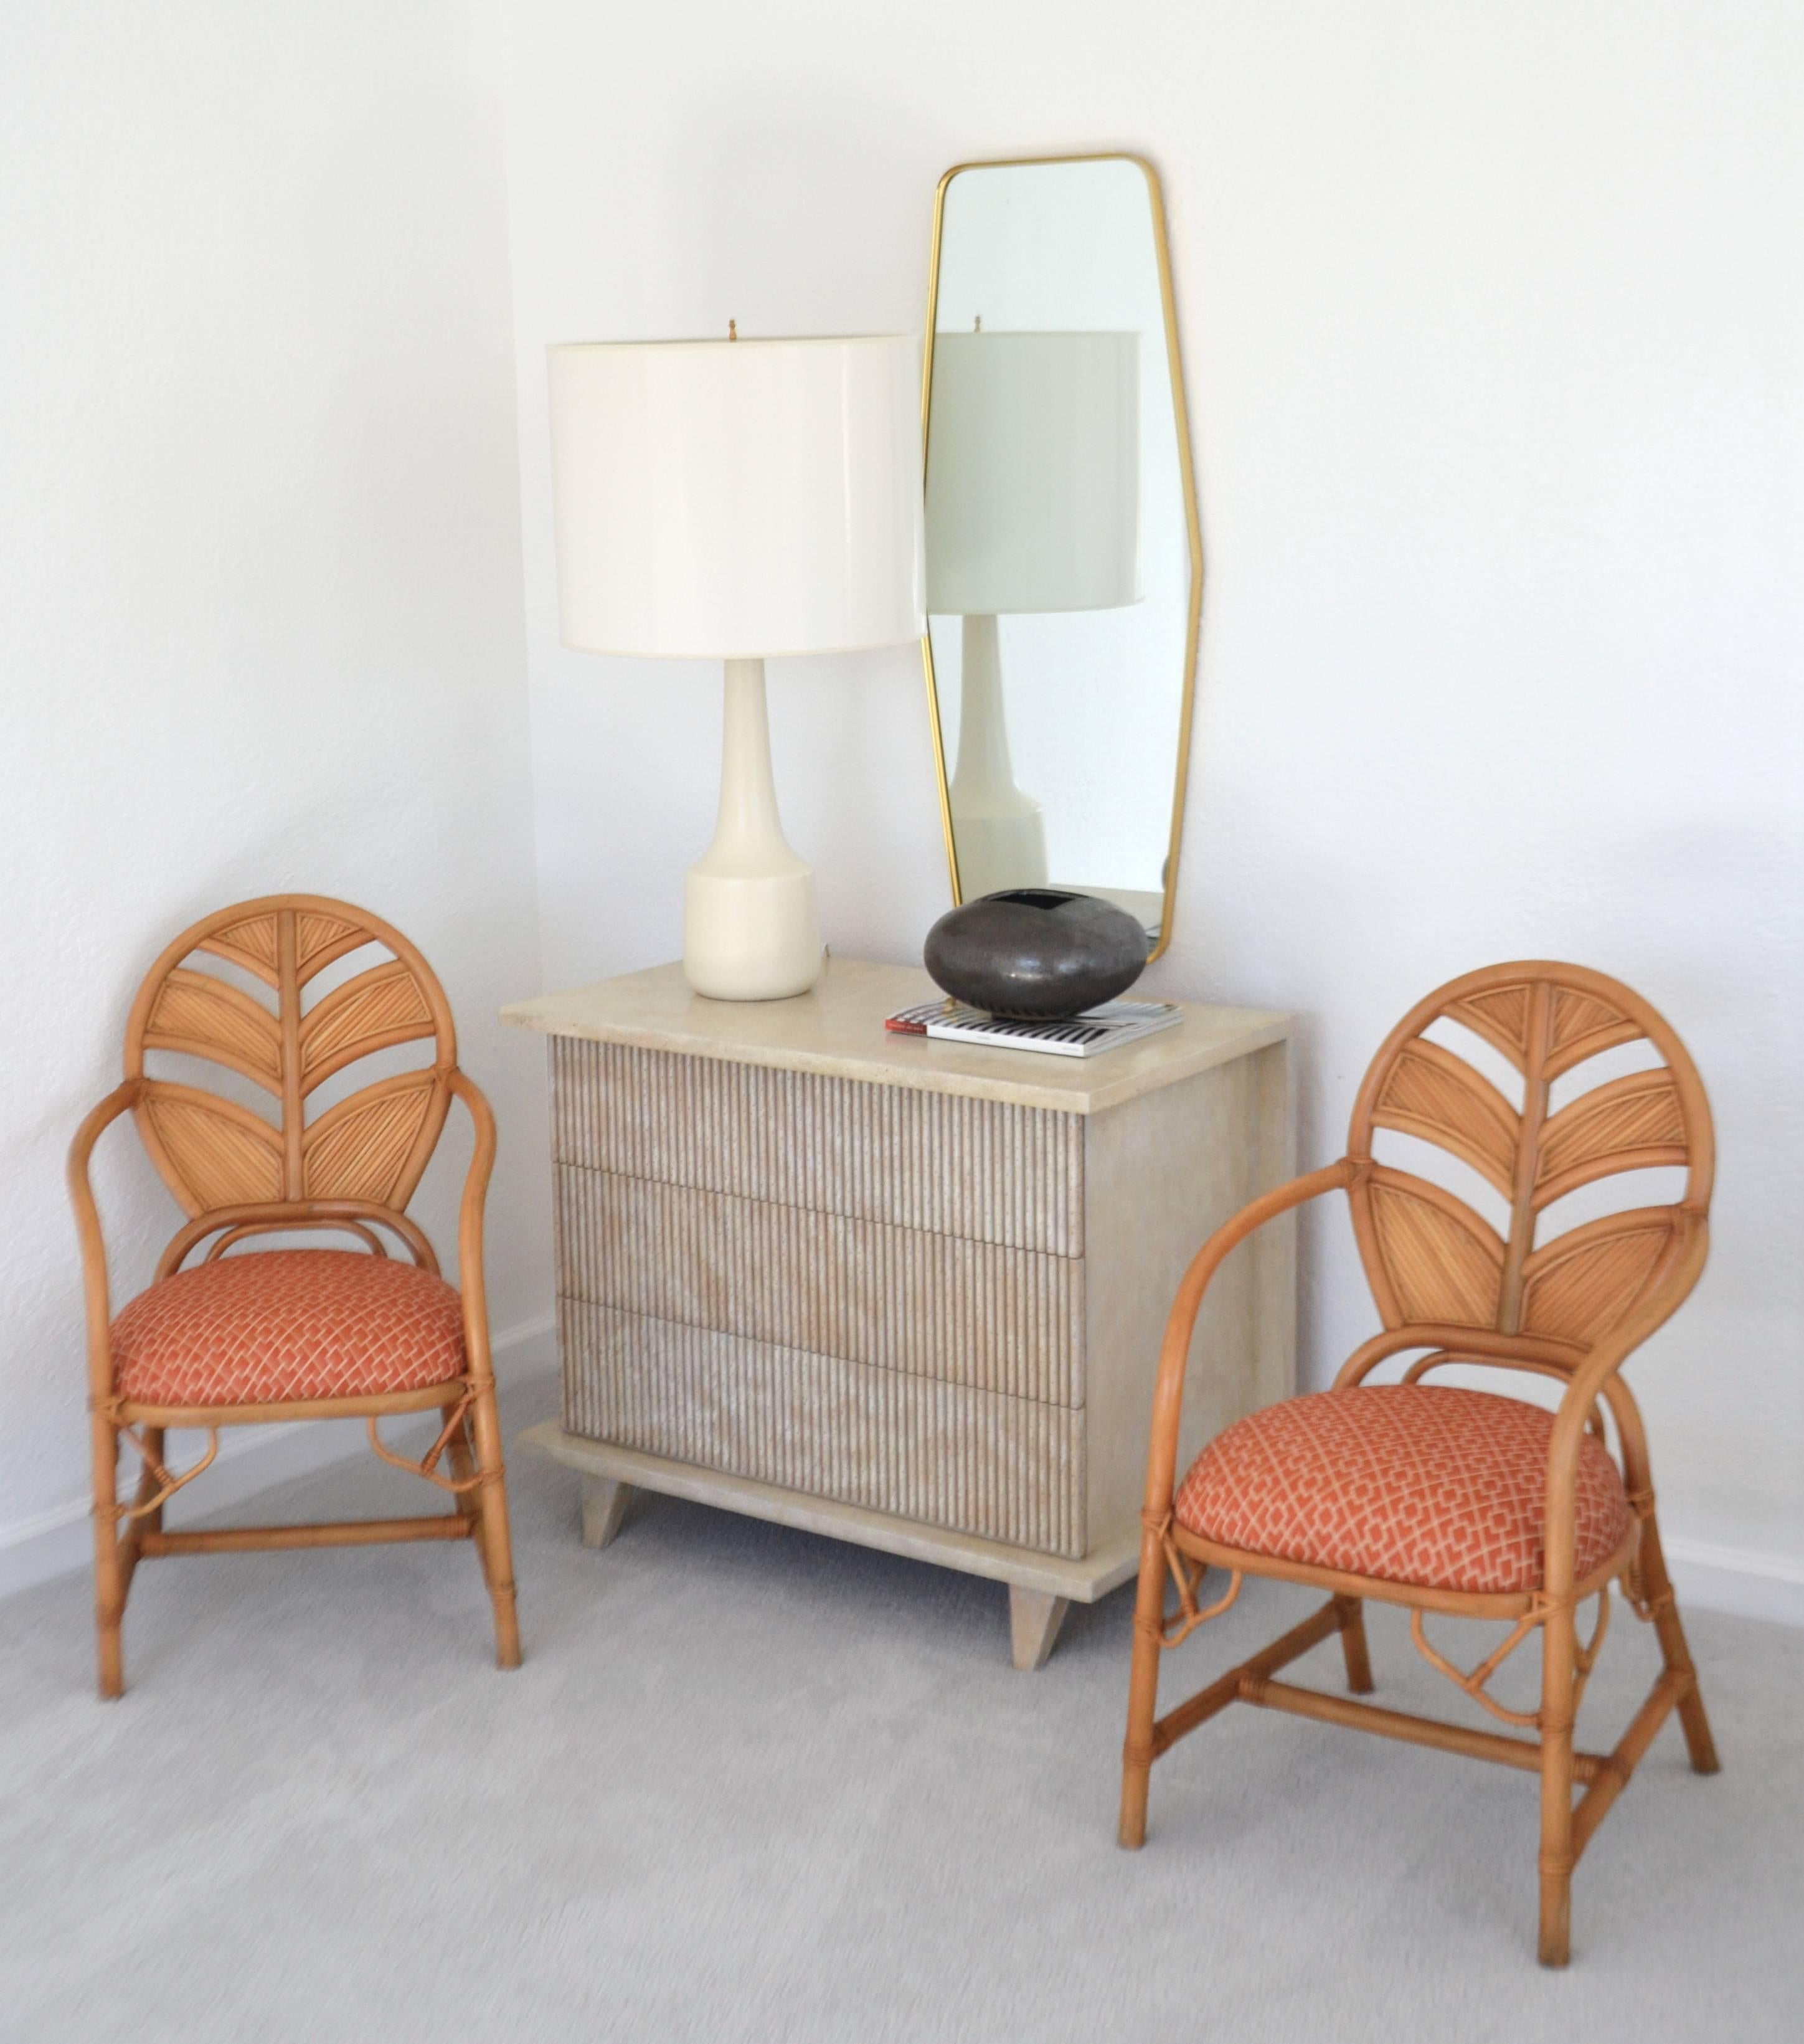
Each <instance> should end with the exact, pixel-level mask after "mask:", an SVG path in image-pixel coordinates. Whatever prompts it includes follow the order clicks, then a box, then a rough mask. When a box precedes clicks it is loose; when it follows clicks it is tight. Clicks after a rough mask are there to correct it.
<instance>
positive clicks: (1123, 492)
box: [927, 156, 1202, 956]
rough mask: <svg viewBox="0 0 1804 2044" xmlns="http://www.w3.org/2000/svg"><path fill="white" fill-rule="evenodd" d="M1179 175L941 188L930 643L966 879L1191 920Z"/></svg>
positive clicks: (1109, 173) (930, 372) (1159, 925)
mask: <svg viewBox="0 0 1804 2044" xmlns="http://www.w3.org/2000/svg"><path fill="white" fill-rule="evenodd" d="M1164 235H1165V228H1164V219H1163V211H1162V208H1161V204H1160V200H1159V193H1158V186H1157V180H1156V179H1155V177H1154V175H1153V171H1151V169H1150V167H1148V166H1146V164H1143V163H1141V162H1139V161H1138V159H1135V158H1133V157H1130V156H1105V157H1096V158H1089V159H1071V160H1069V161H1060V162H1050V163H979V164H973V165H970V166H968V167H964V168H962V169H959V170H957V171H952V172H950V173H949V174H948V175H947V177H946V179H945V180H944V182H943V183H942V186H941V190H940V207H939V213H938V229H937V233H936V238H935V266H934V282H933V287H932V302H931V306H930V317H929V319H928V322H927V325H928V332H929V334H930V336H931V355H930V359H929V362H928V367H927V611H928V620H927V630H928V642H927V664H928V674H929V687H930V690H931V693H932V695H933V698H934V714H935V718H936V720H937V722H938V735H939V747H940V753H941V759H942V767H941V796H942V802H943V804H944V805H945V809H946V830H947V836H948V840H949V849H950V852H951V855H952V860H953V867H954V872H953V886H954V894H955V897H956V898H958V900H960V901H973V900H974V899H975V898H976V897H977V896H979V895H981V894H988V893H994V892H996V890H997V889H1001V888H1005V887H1046V886H1051V887H1057V888H1069V889H1073V890H1075V891H1077V892H1079V893H1086V894H1100V895H1102V896H1104V897H1106V898H1107V899H1108V900H1111V901H1115V902H1117V903H1119V905H1121V906H1122V907H1123V908H1125V909H1128V910H1129V911H1130V913H1133V914H1134V915H1135V916H1138V918H1139V919H1140V920H1142V922H1143V923H1144V924H1145V925H1146V929H1147V932H1148V934H1149V936H1150V937H1151V939H1152V941H1153V954H1154V955H1155V956H1156V955H1157V952H1158V951H1161V950H1162V949H1163V948H1164V943H1165V935H1166V934H1167V933H1168V932H1169V928H1170V925H1171V913H1170V911H1171V901H1172V898H1173V886H1174V884H1175V882H1176V864H1177V837H1178V828H1179V825H1180V822H1181V820H1182V790H1183V787H1184V769H1185V764H1186V760H1185V751H1186V747H1187V745H1188V728H1189V706H1190V691H1191V678H1192V672H1193V670H1194V667H1195V663H1196V627H1197V621H1198V617H1199V605H1200V597H1201V571H1202V563H1201V558H1200V549H1199V544H1198V540H1197V532H1196V512H1195V501H1196V500H1195V493H1194V490H1193V488H1192V482H1191V477H1190V448H1189V441H1188V432H1187V430H1186V428H1185V425H1184V403H1183V392H1182V389H1181V386H1180V385H1179V383H1178V382H1176V380H1175V378H1176V375H1177V373H1178V372H1177V371H1176V357H1177V349H1176V331H1175V328H1174V327H1173V313H1172V309H1171V303H1170V295H1169V287H1168V284H1167V279H1168V278H1169V266H1168V264H1167V263H1166V261H1165V241H1164Z"/></svg>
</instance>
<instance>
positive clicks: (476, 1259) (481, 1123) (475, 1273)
mask: <svg viewBox="0 0 1804 2044" xmlns="http://www.w3.org/2000/svg"><path fill="white" fill-rule="evenodd" d="M448 1084H449V1085H450V1087H451V1092H452V1093H454V1094H455V1097H457V1098H458V1099H459V1100H460V1101H463V1105H464V1106H465V1107H466V1108H467V1109H468V1110H469V1114H470V1121H471V1123H472V1124H473V1126H474V1130H475V1135H476V1146H475V1148H474V1150H473V1151H471V1153H470V1169H469V1170H468V1171H467V1172H466V1174H465V1176H464V1181H463V1199H462V1201H460V1203H459V1208H458V1216H457V1287H458V1290H459V1293H460V1294H461V1295H462V1297H463V1339H464V1347H465V1350H466V1354H467V1355H468V1358H469V1362H470V1375H471V1377H476V1378H482V1377H489V1376H491V1375H492V1374H493V1362H492V1361H491V1359H490V1357H489V1304H488V1292H487V1286H486V1282H485V1280H484V1277H483V1274H482V1215H483V1208H484V1207H485V1205H486V1203H487V1201H488V1197H489V1177H490V1175H491V1174H492V1173H493V1170H494V1168H495V1147H496V1133H495V1111H494V1109H493V1108H492V1107H490V1106H489V1101H488V1097H487V1095H486V1094H485V1093H484V1092H483V1090H482V1088H481V1087H480V1086H479V1085H478V1084H477V1083H476V1082H475V1081H474V1079H473V1078H470V1077H469V1076H468V1075H467V1074H466V1073H464V1072H463V1071H460V1070H457V1069H456V1068H455V1067H454V1068H453V1069H452V1071H451V1076H450V1078H449V1081H448Z"/></svg>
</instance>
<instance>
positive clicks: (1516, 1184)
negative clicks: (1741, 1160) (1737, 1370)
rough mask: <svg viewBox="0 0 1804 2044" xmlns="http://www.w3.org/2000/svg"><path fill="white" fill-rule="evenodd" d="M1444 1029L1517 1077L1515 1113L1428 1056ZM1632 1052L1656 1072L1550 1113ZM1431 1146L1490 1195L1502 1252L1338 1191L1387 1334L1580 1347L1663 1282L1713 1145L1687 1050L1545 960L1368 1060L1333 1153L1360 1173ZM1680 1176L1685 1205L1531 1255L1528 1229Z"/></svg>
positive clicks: (1709, 1173) (1401, 1028) (1696, 1203)
mask: <svg viewBox="0 0 1804 2044" xmlns="http://www.w3.org/2000/svg"><path fill="white" fill-rule="evenodd" d="M1443 1020H1445V1021H1448V1022H1452V1023H1457V1024H1460V1026H1461V1027H1463V1028H1465V1029H1468V1030H1469V1031H1471V1032H1472V1033H1473V1034H1474V1035H1476V1036H1478V1037H1480V1038H1482V1039H1483V1040H1484V1042H1485V1043H1487V1044H1489V1045H1490V1046H1491V1048H1492V1049H1493V1050H1494V1051H1498V1052H1499V1053H1500V1054H1501V1055H1503V1057H1504V1058H1507V1059H1508V1061H1509V1062H1510V1064H1511V1065H1513V1066H1514V1067H1515V1069H1516V1070H1517V1071H1518V1073H1519V1074H1521V1077H1522V1108H1521V1110H1520V1111H1519V1112H1518V1109H1517V1108H1515V1107H1514V1105H1512V1104H1511V1103H1510V1101H1508V1100H1507V1099H1506V1098H1505V1097H1504V1096H1503V1093H1501V1092H1500V1091H1499V1089H1498V1088H1497V1087H1496V1086H1495V1085H1492V1083H1491V1081H1490V1080H1489V1079H1487V1078H1485V1077H1484V1075H1483V1074H1481V1073H1480V1071H1479V1070H1477V1069H1476V1066H1473V1065H1472V1064H1471V1063H1468V1062H1467V1061H1466V1059H1464V1058H1462V1057H1460V1056H1459V1055H1457V1054H1456V1053H1455V1052H1454V1051H1451V1050H1449V1049H1447V1048H1445V1047H1443V1046H1442V1045H1441V1044H1440V1043H1435V1042H1433V1041H1431V1040H1430V1039H1429V1038H1428V1036H1427V1035H1426V1032H1427V1031H1428V1030H1430V1029H1431V1028H1433V1027H1434V1024H1436V1023H1437V1022H1440V1021H1443ZM1641 1039H1645V1040H1646V1042H1647V1043H1649V1044H1650V1045H1651V1046H1652V1048H1653V1050H1654V1051H1655V1052H1656V1053H1657V1054H1658V1055H1659V1056H1660V1058H1661V1060H1662V1061H1663V1062H1661V1063H1660V1065H1659V1066H1656V1067H1654V1068H1652V1069H1650V1070H1638V1071H1633V1072H1630V1073H1628V1074H1626V1075H1625V1076H1623V1077H1621V1078H1614V1079H1610V1080H1607V1081H1606V1082H1604V1083H1603V1084H1602V1085H1597V1086H1595V1087H1593V1088H1592V1089H1591V1090H1590V1091H1588V1092H1585V1093H1579V1094H1578V1095H1577V1097H1575V1098H1572V1099H1571V1100H1569V1101H1567V1102H1566V1104H1565V1105H1563V1106H1561V1107H1560V1108H1559V1109H1558V1110H1557V1111H1556V1112H1549V1089H1550V1088H1551V1087H1552V1085H1553V1083H1554V1082H1555V1081H1556V1080H1558V1079H1560V1078H1563V1077H1564V1075H1565V1074H1568V1073H1570V1072H1572V1071H1575V1070H1576V1069H1577V1068H1578V1067H1579V1066H1581V1065H1583V1063H1585V1062H1587V1060H1588V1059H1590V1058H1594V1057H1596V1056H1597V1055H1599V1054H1600V1053H1602V1052H1604V1051H1612V1050H1615V1049H1618V1047H1622V1046H1625V1045H1628V1044H1632V1043H1637V1042H1638V1041H1640V1040H1641ZM1380 1129H1391V1130H1395V1131H1397V1132H1399V1133H1400V1134H1402V1135H1409V1136H1414V1137H1415V1138H1417V1139H1419V1140H1422V1141H1424V1142H1426V1143H1433V1144H1434V1145H1435V1146H1437V1147H1438V1148H1440V1149H1441V1150H1443V1151H1446V1152H1448V1153H1449V1154H1450V1155H1453V1156H1454V1157H1457V1158H1459V1160H1460V1162H1462V1163H1464V1164H1465V1165H1467V1166H1469V1167H1470V1168H1471V1169H1472V1170H1474V1171H1476V1172H1477V1173H1478V1174H1480V1177H1482V1178H1484V1179H1485V1180H1486V1181H1488V1183H1489V1184H1490V1185H1492V1186H1494V1187H1495V1189H1496V1190H1497V1191H1498V1193H1500V1194H1501V1195H1502V1197H1503V1201H1505V1203H1506V1204H1507V1207H1508V1208H1509V1214H1510V1219H1509V1231H1508V1234H1507V1236H1506V1235H1499V1233H1498V1231H1497V1230H1496V1229H1495V1228H1492V1227H1491V1224H1489V1223H1488V1222H1487V1221H1486V1220H1484V1219H1483V1218H1482V1217H1481V1216H1480V1215H1479V1214H1478V1213H1477V1212H1475V1211H1474V1210H1473V1208H1472V1207H1471V1206H1469V1205H1468V1204H1467V1203H1466V1202H1465V1201H1464V1200H1461V1199H1460V1198H1458V1197H1456V1196H1455V1195H1454V1194H1453V1193H1451V1192H1449V1191H1447V1190H1446V1189H1444V1188H1442V1187H1441V1186H1439V1185H1435V1184H1433V1183H1432V1182H1430V1181H1429V1180H1427V1179H1426V1178H1419V1177H1418V1176H1416V1175H1414V1174H1412V1173H1410V1172H1407V1171H1402V1170H1392V1169H1390V1168H1389V1167H1388V1166H1383V1165H1376V1164H1372V1165H1371V1168H1370V1169H1369V1170H1368V1172H1367V1173H1365V1174H1364V1175H1363V1176H1362V1178H1361V1181H1359V1182H1358V1183H1357V1184H1356V1185H1354V1187H1353V1191H1352V1200H1353V1226H1354V1230H1355V1232H1356V1234H1357V1237H1358V1240H1359V1247H1360V1254H1361V1258H1363V1259H1364V1262H1365V1272H1366V1277H1367V1279H1368V1282H1369V1283H1370V1285H1371V1286H1372V1296H1373V1297H1374V1298H1375V1300H1376V1302H1377V1305H1378V1309H1379V1312H1380V1314H1381V1316H1383V1318H1384V1324H1385V1326H1386V1327H1389V1328H1398V1327H1411V1326H1418V1325H1437V1326H1453V1327H1486V1328H1491V1329H1494V1330H1495V1331H1498V1332H1499V1333H1503V1334H1527V1335H1540V1336H1542V1337H1544V1338H1545V1339H1549V1340H1551V1341H1556V1342H1560V1343H1566V1344H1569V1345H1571V1346H1572V1347H1574V1348H1576V1349H1581V1350H1582V1349H1583V1348H1586V1347H1589V1346H1590V1345H1591V1343H1593V1342H1595V1340H1597V1339H1598V1338H1599V1336H1600V1335H1602V1334H1603V1333H1605V1332H1606V1331H1607V1330H1608V1329H1609V1328H1610V1327H1613V1326H1614V1325H1616V1324H1618V1323H1619V1322H1620V1320H1622V1317H1623V1316H1625V1315H1626V1313H1627V1312H1629V1311H1630V1310H1631V1309H1632V1308H1633V1306H1634V1305H1635V1304H1636V1302H1637V1301H1638V1300H1640V1299H1641V1297H1644V1296H1645V1294H1646V1293H1647V1292H1648V1290H1649V1287H1650V1286H1651V1285H1652V1284H1653V1282H1654V1281H1655V1280H1656V1277H1658V1276H1659V1275H1660V1274H1661V1273H1662V1272H1663V1271H1664V1268H1665V1266H1666V1263H1667V1262H1668V1255H1669V1253H1670V1252H1671V1251H1672V1246H1673V1243H1674V1241H1675V1223H1676V1221H1677V1220H1678V1218H1679V1214H1680V1213H1681V1212H1683V1211H1686V1210H1689V1211H1690V1212H1693V1213H1695V1214H1698V1215H1701V1214H1702V1213H1703V1212H1705V1211H1706V1210H1707V1208H1708V1207H1709V1204H1710V1185H1711V1181H1712V1178H1713V1176H1714V1169H1715V1147H1714V1136H1713V1134H1712V1131H1711V1127H1710V1106H1709V1103H1708V1101H1707V1100H1706V1097H1705V1094H1704V1088H1703V1082H1702V1080H1701V1079H1699V1078H1698V1073H1697V1068H1696V1067H1695V1066H1694V1065H1693V1064H1692V1062H1691V1058H1690V1056H1689V1055H1687V1051H1686V1050H1685V1047H1684V1046H1683V1044H1682V1043H1680V1042H1679V1039H1678V1037H1677V1036H1676V1035H1675V1034H1674V1033H1673V1032H1672V1029H1671V1028H1670V1027H1669V1026H1668V1024H1667V1023H1666V1022H1665V1021H1664V1020H1663V1019H1662V1018H1661V1016H1660V1015H1659V1014H1658V1013H1657V1012H1656V1010H1655V1009H1652V1008H1651V1007H1650V1006H1649V1005H1648V1003H1647V1002H1646V1001H1643V1000H1642V999H1641V997H1640V996H1639V995H1638V994H1636V993H1633V992H1632V991H1631V990H1630V989H1629V988H1628V987H1626V986H1624V985H1621V984H1620V983H1619V982H1618V981H1616V980H1614V979H1610V978H1606V977H1605V976H1604V975H1603V974H1602V973H1596V972H1591V971H1588V970H1586V968H1584V967H1583V966H1572V965H1560V964H1555V963H1551V962H1547V961H1545V960H1540V959H1536V960H1530V961H1527V962H1522V963H1519V964H1514V965H1500V966H1490V967H1488V968H1487V969H1486V970H1484V971H1482V972H1475V973H1469V974H1467V975H1466V976H1465V977H1464V978H1462V979H1456V980H1453V981H1451V982H1449V983H1448V985H1445V986H1443V987H1441V988H1439V989H1437V991H1436V992H1434V993H1431V994H1430V995H1429V996H1428V997H1427V998H1426V1000H1424V1001H1422V1002H1420V1003H1419V1004H1418V1005H1417V1006H1416V1007H1415V1008H1414V1009H1411V1012H1409V1013H1408V1014H1407V1015H1406V1016H1404V1018H1403V1020H1402V1021H1401V1022H1399V1024H1398V1025H1397V1027H1396V1028H1395V1029H1394V1030H1393V1031H1392V1032H1391V1035H1390V1036H1389V1038H1388V1039H1387V1041H1386V1042H1385V1043H1384V1047H1382V1048H1381V1049H1380V1051H1379V1053H1378V1055H1377V1056H1376V1058H1374V1059H1373V1060H1372V1066H1371V1069H1370V1070H1368V1072H1367V1074H1366V1075H1365V1082H1364V1084H1363V1085H1361V1088H1360V1092H1359V1097H1358V1099H1357V1101H1355V1103H1354V1105H1353V1124H1352V1128H1351V1130H1350V1131H1349V1135H1348V1139H1347V1154H1348V1155H1349V1157H1350V1158H1353V1161H1354V1162H1358V1163H1366V1164H1371V1159H1372V1139H1373V1135H1374V1132H1375V1131H1377V1130H1380ZM1660 1166H1668V1167H1670V1166H1679V1167H1682V1168H1683V1169H1684V1170H1685V1172H1686V1174H1687V1177H1686V1183H1685V1191H1684V1196H1683V1201H1680V1202H1676V1203H1674V1204H1668V1205H1662V1206H1649V1207H1637V1208H1633V1209H1631V1210H1629V1211H1626V1212H1618V1213H1612V1214H1610V1215H1607V1216H1605V1217H1603V1218H1602V1219H1600V1220H1592V1221H1590V1222H1587V1223H1585V1224H1583V1225H1581V1226H1579V1227H1576V1228H1572V1229H1570V1230H1568V1231H1566V1232H1564V1233H1563V1234H1560V1235H1556V1236H1554V1237H1553V1239H1551V1240H1549V1241H1547V1242H1545V1243H1541V1244H1540V1245H1538V1246H1537V1241H1536V1231H1537V1223H1538V1221H1539V1219H1540V1216H1541V1214H1542V1213H1543V1212H1544V1211H1545V1209H1546V1208H1549V1206H1551V1205H1552V1204H1553V1202H1554V1201H1556V1200H1560V1199H1564V1197H1566V1195H1567V1194H1568V1193H1572V1192H1576V1190H1578V1189H1579V1188H1580V1187H1582V1186H1584V1185H1590V1184H1591V1183H1592V1182H1594V1181H1596V1180H1598V1179H1600V1178H1606V1177H1609V1176H1610V1175H1611V1174H1615V1173H1618V1172H1625V1171H1636V1170H1649V1169H1652V1168H1657V1167H1660Z"/></svg>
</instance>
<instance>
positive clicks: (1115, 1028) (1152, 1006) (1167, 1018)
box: [883, 997, 1184, 1058]
mask: <svg viewBox="0 0 1804 2044" xmlns="http://www.w3.org/2000/svg"><path fill="white" fill-rule="evenodd" d="M1183 1019H1184V1010H1183V1009H1181V1008H1180V1007H1179V1006H1178V1005H1177V1003H1176V1001H1104V1003H1103V1004H1102V1005H1101V1006H1100V1008H1088V1009H1085V1010H1084V1012H1083V1013H1082V1014H1081V1015H1073V1016H1066V1017H1065V1018H1064V1019H1062V1020H1059V1021H1056V1022H1017V1021H1013V1020H1010V1019H1009V1018H1008V1016H1002V1015H986V1014H985V1012H984V1011H983V1009H981V1008H968V1007H966V1006H965V1004H964V1002H962V1001H954V1000H952V999H951V998H950V997H947V998H946V999H945V1000H943V1001H922V1002H921V1003H920V1004H919V1005H918V1006H917V1007H914V1008H903V1009H898V1010H897V1011H896V1013H895V1014H893V1015H892V1016H889V1018H888V1019H887V1020H885V1023H884V1025H883V1026H884V1027H885V1028H886V1029H890V1030H893V1031H894V1032H896V1034H897V1035H904V1036H937V1037H938V1038H940V1039H942V1041H944V1042H948V1043H991V1044H994V1045H995V1046H996V1047H997V1048H998V1049H999V1050H1004V1051H1046V1052H1049V1053H1050V1055H1052V1056H1054V1057H1055V1058H1093V1057H1096V1056H1097V1055H1099V1054H1100V1052H1102V1051H1112V1050H1114V1049H1115V1047H1116V1046H1117V1045H1118V1044H1121V1043H1138V1041H1139V1039H1141V1038H1142V1036H1150V1035H1153V1033H1154V1032H1156V1031H1157V1030H1160V1029H1169V1028H1171V1027H1172V1025H1173V1024H1174V1023H1176V1022H1180V1021H1182V1020H1183Z"/></svg>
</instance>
